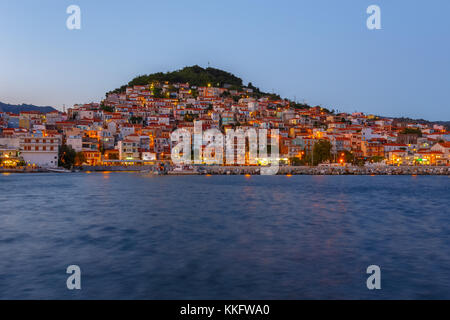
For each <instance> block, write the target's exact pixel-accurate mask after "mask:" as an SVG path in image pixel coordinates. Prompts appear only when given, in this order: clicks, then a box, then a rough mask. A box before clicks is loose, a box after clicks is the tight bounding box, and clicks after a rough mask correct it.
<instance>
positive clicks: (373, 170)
mask: <svg viewBox="0 0 450 320" xmlns="http://www.w3.org/2000/svg"><path fill="white" fill-rule="evenodd" d="M153 169H155V167H154V166H132V167H131V166H129V167H127V166H124V167H122V166H117V167H106V166H85V167H83V168H80V171H79V173H93V172H99V173H102V172H103V173H113V172H114V173H115V172H123V173H125V172H128V173H130V172H135V173H147V174H151V175H168V176H191V175H207V176H213V175H244V176H248V175H250V176H255V175H260V169H261V168H260V167H240V166H230V167H225V166H210V167H208V166H203V167H201V170H198V171H182V172H175V171H168V172H165V173H155V172H153ZM8 173H54V172H51V171H49V170H47V169H45V168H36V169H32V170H30V169H27V170H18V169H3V168H0V174H8ZM59 174H61V173H59ZM277 175H287V176H294V175H309V176H312V175H314V176H316V175H317V176H335V175H358V176H374V175H380V176H391V175H401V176H419V175H420V176H424V175H428V176H430V175H431V176H450V166H445V167H444V166H423V167H419V166H400V167H393V166H369V167H292V166H281V167H280V168H279V171H278V173H277Z"/></svg>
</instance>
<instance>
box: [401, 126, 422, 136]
mask: <svg viewBox="0 0 450 320" xmlns="http://www.w3.org/2000/svg"><path fill="white" fill-rule="evenodd" d="M400 133H402V134H417V135H418V136H419V137H421V136H422V130H420V129H418V128H405V129H403V130H402V131H401V132H400Z"/></svg>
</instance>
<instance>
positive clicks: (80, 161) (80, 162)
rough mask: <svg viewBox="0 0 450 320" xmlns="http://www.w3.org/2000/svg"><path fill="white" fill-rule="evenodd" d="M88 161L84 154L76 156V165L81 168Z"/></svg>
mask: <svg viewBox="0 0 450 320" xmlns="http://www.w3.org/2000/svg"><path fill="white" fill-rule="evenodd" d="M85 161H86V157H85V156H84V153H83V152H77V153H76V155H75V161H74V165H76V166H81V165H83V163H84V162H85Z"/></svg>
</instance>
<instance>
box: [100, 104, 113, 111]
mask: <svg viewBox="0 0 450 320" xmlns="http://www.w3.org/2000/svg"><path fill="white" fill-rule="evenodd" d="M100 109H101V110H103V111H106V112H114V111H115V110H114V107H110V106H105V105H104V104H101V105H100Z"/></svg>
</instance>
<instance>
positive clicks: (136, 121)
mask: <svg viewBox="0 0 450 320" xmlns="http://www.w3.org/2000/svg"><path fill="white" fill-rule="evenodd" d="M143 120H144V119H143V118H142V117H140V116H139V117H136V116H132V117H131V118H130V120H129V121H130V123H132V124H141V123H142V121H143Z"/></svg>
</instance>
